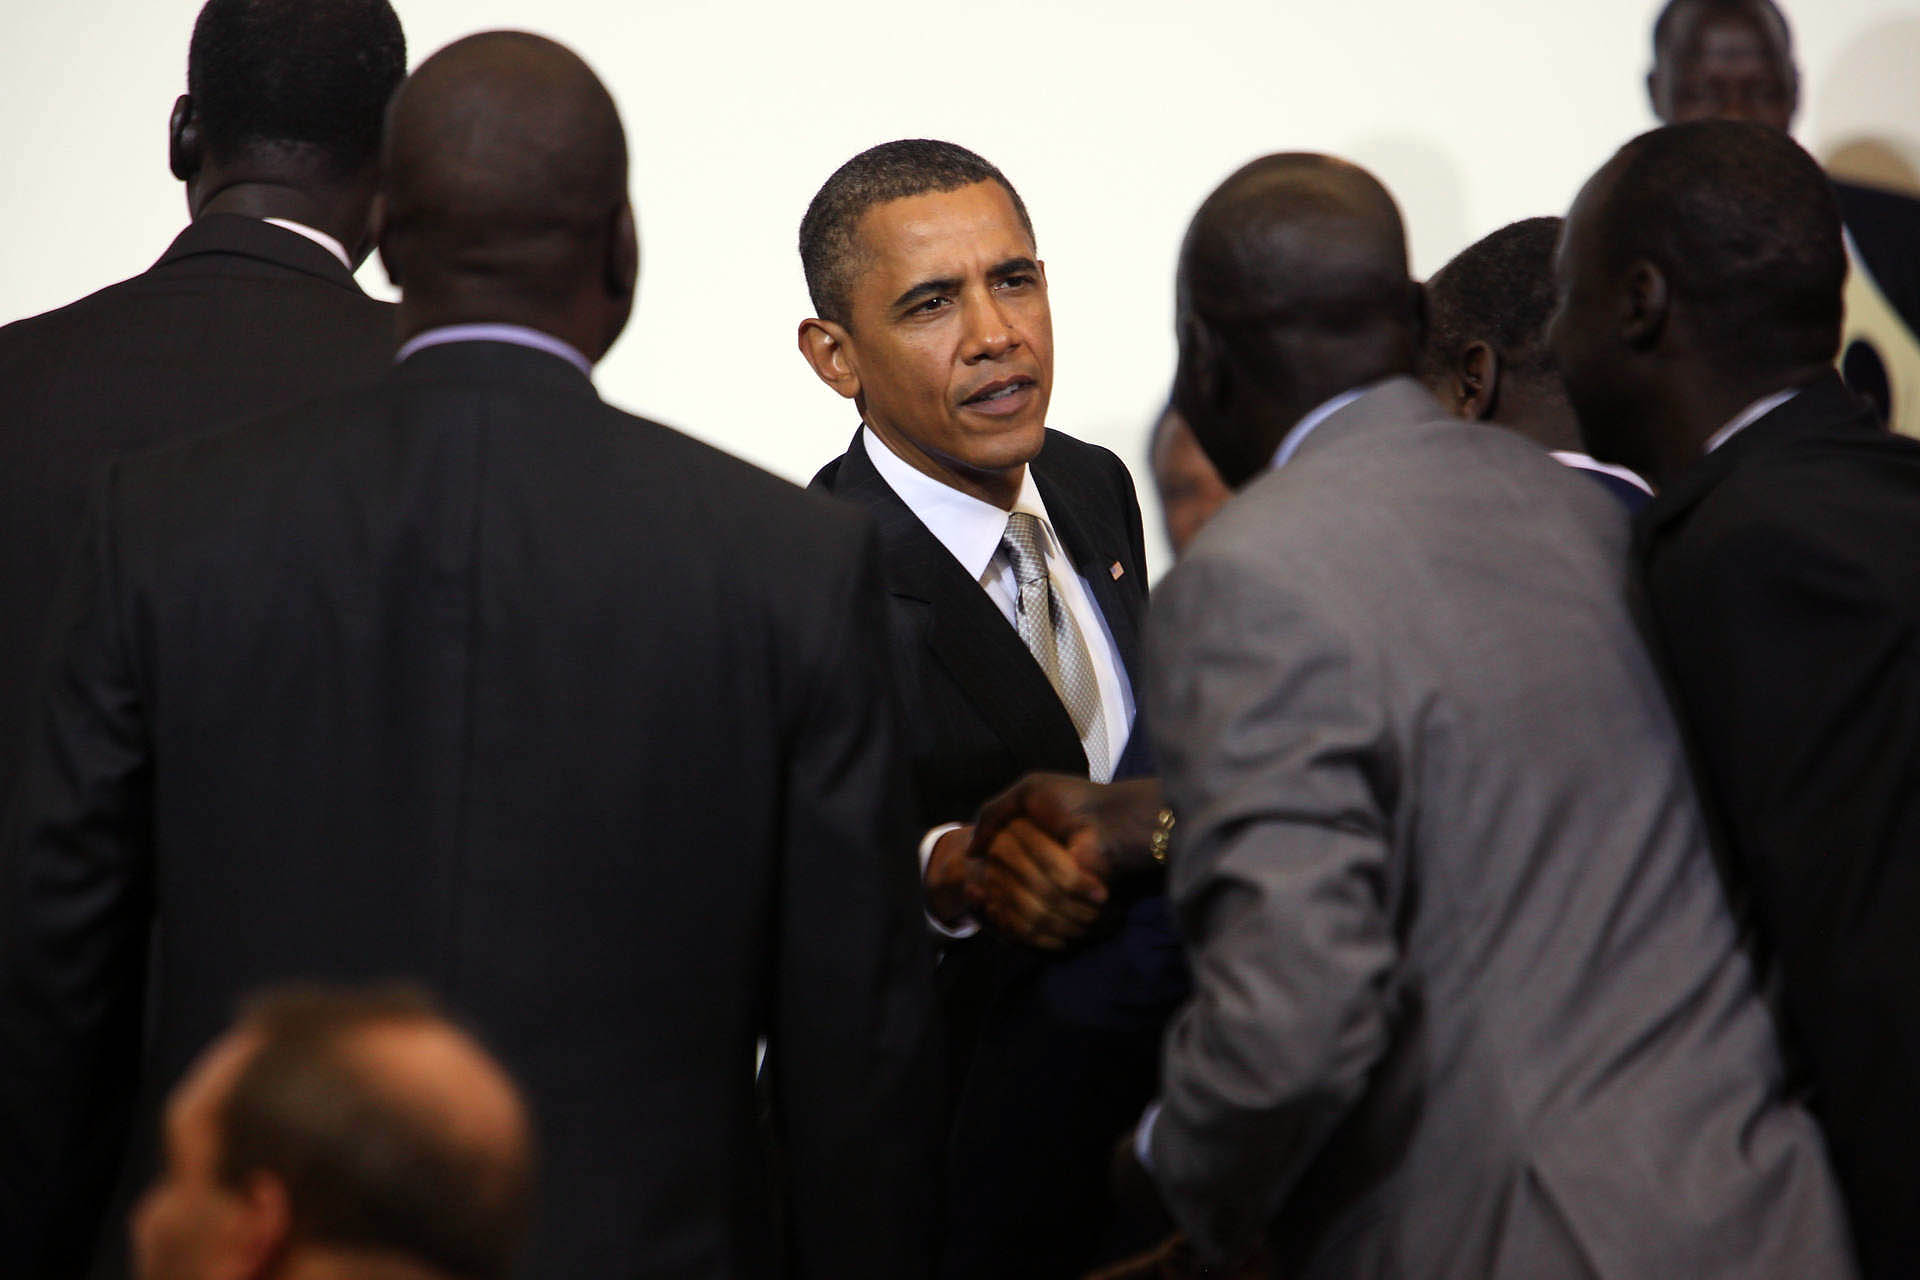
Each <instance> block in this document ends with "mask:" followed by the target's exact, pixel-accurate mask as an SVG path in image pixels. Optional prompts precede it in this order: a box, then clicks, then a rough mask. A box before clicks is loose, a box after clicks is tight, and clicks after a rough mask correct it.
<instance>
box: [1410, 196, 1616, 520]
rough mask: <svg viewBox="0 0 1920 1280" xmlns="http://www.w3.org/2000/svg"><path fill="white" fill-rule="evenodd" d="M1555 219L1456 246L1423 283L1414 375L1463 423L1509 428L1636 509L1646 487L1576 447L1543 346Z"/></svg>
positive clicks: (1556, 238)
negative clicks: (1422, 329) (1422, 333)
mask: <svg viewBox="0 0 1920 1280" xmlns="http://www.w3.org/2000/svg"><path fill="white" fill-rule="evenodd" d="M1559 242H1560V219H1558V218H1528V219H1526V220H1525V221H1524V222H1515V223H1511V224H1509V225H1508V226H1504V227H1502V228H1500V229H1499V230H1498V231H1496V232H1494V233H1493V234H1492V235H1489V236H1487V237H1485V238H1483V239H1481V240H1478V241H1476V242H1475V243H1473V244H1471V245H1469V246H1468V247H1467V248H1465V249H1462V250H1461V251H1460V253H1459V254H1458V255H1457V256H1456V257H1455V258H1454V259H1453V261H1451V262H1449V263H1448V264H1447V265H1446V266H1444V267H1442V268H1441V269H1440V270H1439V271H1438V272H1437V273H1436V274H1435V275H1434V277H1433V279H1431V280H1429V281H1427V284H1426V291H1427V339H1426V344H1425V348H1424V350H1423V351H1422V353H1421V359H1420V380H1421V381H1422V382H1424V383H1426V384H1427V387H1428V389H1429V390H1431V391H1432V392H1433V393H1434V394H1435V395H1436V396H1439V397H1440V403H1441V404H1443V405H1445V406H1446V407H1447V408H1449V409H1451V410H1453V412H1455V413H1456V414H1458V415H1460V416H1461V417H1462V418H1465V419H1467V420H1468V421H1469V422H1486V423H1491V424H1493V425H1494V426H1499V427H1505V428H1507V429H1508V430H1509V431H1517V432H1519V433H1520V434H1521V435H1523V436H1525V437H1526V438H1527V439H1529V440H1531V441H1533V442H1534V443H1535V444H1537V445H1539V446H1540V447H1541V448H1542V449H1545V450H1547V451H1548V452H1549V453H1551V454H1552V455H1553V458H1554V461H1556V462H1561V463H1565V464H1566V465H1567V466H1569V467H1573V468H1575V469H1576V470H1579V471H1582V472H1585V473H1586V474H1587V475H1588V476H1590V477H1591V478H1592V479H1593V480H1594V481H1595V482H1596V483H1597V484H1599V485H1600V487H1601V488H1603V489H1605V490H1606V491H1607V492H1609V493H1611V494H1612V495H1613V496H1614V497H1616V498H1618V499H1619V500H1620V501H1621V502H1623V503H1625V504H1626V507H1627V510H1629V511H1638V510H1639V509H1640V508H1641V507H1643V506H1645V505H1646V501H1647V499H1648V498H1649V497H1651V496H1652V494H1653V490H1652V489H1650V488H1649V487H1648V486H1647V482H1646V481H1645V480H1643V479H1641V478H1640V477H1639V476H1637V475H1635V474H1634V473H1633V472H1631V471H1629V470H1627V469H1626V468H1625V467H1616V466H1612V465H1610V464H1608V463H1605V462H1599V461H1597V460H1595V459H1594V458H1593V457H1592V456H1590V455H1589V454H1587V453H1586V452H1584V449H1583V446H1582V445H1581V443H1580V422H1579V419H1578V418H1576V417H1575V416H1574V412H1573V405H1572V404H1571V403H1570V402H1569V401H1568V399H1567V389H1566V387H1565V386H1564V385H1563V384H1562V383H1561V381H1560V373H1559V371H1558V370H1556V369H1555V368H1554V367H1553V352H1552V351H1551V350H1550V349H1549V348H1548V346H1547V322H1548V321H1549V320H1551V319H1552V318H1553V303H1554V292H1553V251H1554V247H1555V246H1556V245H1558V244H1559Z"/></svg>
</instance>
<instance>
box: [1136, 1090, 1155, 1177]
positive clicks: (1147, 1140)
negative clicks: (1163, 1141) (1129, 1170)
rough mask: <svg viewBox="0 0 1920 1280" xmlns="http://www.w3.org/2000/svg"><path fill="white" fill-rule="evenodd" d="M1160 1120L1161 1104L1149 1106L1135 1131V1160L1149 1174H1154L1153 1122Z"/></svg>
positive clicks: (1149, 1104) (1153, 1103) (1150, 1104)
mask: <svg viewBox="0 0 1920 1280" xmlns="http://www.w3.org/2000/svg"><path fill="white" fill-rule="evenodd" d="M1159 1118H1160V1104H1159V1103H1157V1102H1151V1103H1148V1104H1147V1109H1146V1112H1145V1113H1144V1114H1143V1115H1141V1117H1140V1127H1139V1128H1137V1129H1135V1130H1134V1131H1133V1158H1134V1159H1135V1160H1138V1161H1139V1162H1140V1167H1141V1168H1142V1169H1145V1170H1146V1171H1147V1172H1148V1173H1152V1172H1153V1122H1154V1121H1155V1120H1158V1119H1159Z"/></svg>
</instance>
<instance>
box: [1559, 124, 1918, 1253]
mask: <svg viewBox="0 0 1920 1280" xmlns="http://www.w3.org/2000/svg"><path fill="white" fill-rule="evenodd" d="M1846 269H1847V262H1846V253H1845V250H1844V249H1843V248H1842V245H1841V237H1840V218H1839V214H1838V211H1837V210H1836V208H1835V206H1834V200H1833V194H1832V191H1831V190H1830V189H1829V187H1828V186H1827V183H1826V182H1825V180H1824V178H1823V176H1822V174H1821V172H1820V169H1819V166H1818V165H1816V164H1815V163H1814V161H1813V159H1812V157H1810V156H1808V155H1807V154H1806V153H1805V152H1803V151H1801V150H1800V148H1799V147H1797V146H1795V145H1794V143H1793V142H1792V140H1791V139H1789V138H1788V137H1787V136H1786V135H1785V134H1783V133H1780V132H1777V131H1775V130H1772V129H1769V128H1766V127H1764V126H1761V125H1756V124H1748V123H1737V122H1731V121H1701V122H1697V123H1694V124H1688V125H1676V126H1673V127H1670V128H1667V129H1660V130H1656V131H1655V132H1653V133H1650V134H1646V135H1643V136H1642V137H1640V138H1637V139H1635V140H1634V141H1633V142H1631V143H1629V144H1628V145H1627V146H1626V147H1625V148H1623V149H1622V150H1621V151H1620V153H1619V154H1618V155H1616V156H1615V157H1614V158H1613V159H1612V160H1611V161H1610V162H1609V163H1608V164H1607V165H1606V166H1605V167H1604V168H1602V169H1601V170H1600V172H1599V173H1598V174H1596V175H1595V176H1594V178H1593V180H1592V181H1590V182H1589V183H1588V184H1587V186H1586V188H1585V189H1584V190H1583V191H1582V192H1581V194H1580V197H1579V199H1578V201H1577V202H1576V203H1575V204H1574V207H1573V212H1572V213H1571V214H1570V215H1569V216H1568V219H1567V229H1566V236H1565V240H1564V242H1563V244H1562V247H1561V251H1560V267H1559V281H1560V310H1559V312H1558V314H1557V315H1556V318H1555V321H1554V337H1553V342H1554V349H1555V352H1556V355H1557V356H1558V358H1559V362H1560V367H1561V371H1562V373H1563V375H1564V377H1565V379H1566V383H1567V389H1568V391H1569V393H1570V394H1571V395H1572V397H1573V402H1574V405H1575V407H1576V408H1577V409H1578V411H1579V414H1580V420H1581V425H1582V428H1583V430H1584V432H1585V434H1586V438H1587V442H1588V444H1589V445H1590V446H1591V448H1592V450H1593V452H1594V453H1595V455H1596V456H1598V457H1601V458H1604V459H1607V460H1609V461H1613V462H1619V463H1622V464H1624V465H1626V466H1629V467H1633V468H1634V469H1635V470H1637V471H1640V472H1641V473H1642V474H1644V475H1646V476H1647V477H1648V478H1650V479H1651V480H1652V481H1653V482H1654V485H1655V487H1656V489H1657V490H1658V492H1659V496H1658V497H1657V498H1655V500H1654V501H1653V502H1652V503H1651V504H1649V505H1648V507H1647V508H1646V509H1645V510H1644V511H1642V512H1641V513H1640V515H1639V516H1638V517H1637V523H1636V539H1635V554H1636V557H1637V559H1638V562H1639V567H1640V570H1641V572H1642V574H1643V576H1644V580H1645V586H1646V598H1647V604H1648V607H1649V612H1650V615H1651V623H1652V628H1651V629H1652V634H1653V638H1654V640H1655V642H1656V643H1655V647H1656V650H1657V651H1658V652H1659V653H1660V655H1661V656H1662V657H1663V658H1664V660H1665V663H1666V666H1667V670H1668V675H1669V677H1670V679H1671V682H1672V685H1673V689H1674V692H1675V694H1676V696H1677V701H1678V704H1679V707H1680V710H1681V712H1682V717H1683V719H1684V721H1685V722H1686V725H1687V727H1688V729H1689V730H1690V734H1691V740H1692V746H1693V748H1694V752H1695V756H1696V762H1695V763H1696V767H1697V769H1698V772H1699V776H1700V781H1701V784H1702V789H1703V791H1704V792H1705V794H1706V797H1707V799H1708V801H1709V803H1710V805H1711V806H1712V808H1713V809H1714V810H1715V811H1716V812H1717V815H1718V819H1719V825H1720V830H1721V833H1722V835H1723V837H1724V841H1723V843H1724V844H1725V846H1726V847H1725V850H1724V852H1725V853H1726V855H1727V859H1728V863H1729V866H1728V871H1729V873H1730V878H1731V881H1732V884H1733V886H1734V888H1735V890H1736V893H1737V894H1738V896H1739V897H1740V898H1741V899H1743V900H1744V902H1745V903H1746V904H1747V907H1748V909H1749V910H1750V911H1751V913H1752V918H1753V920H1754V923H1755V924H1756V925H1757V926H1758V930H1759V940H1760V942H1761V943H1762V945H1763V954H1766V955H1770V956H1771V958H1772V960H1773V961H1774V963H1775V964H1776V966H1777V971H1778V978H1779V982H1780V990H1781V994H1782V997H1783V1008H1784V1012H1785V1015H1786V1017H1785V1023H1786V1031H1787V1039H1788V1046H1789V1048H1790V1049H1795V1050H1797V1051H1798V1055H1799V1057H1800V1059H1801V1060H1802V1061H1803V1062H1804V1064H1805V1066H1806V1067H1807V1069H1808V1074H1809V1076H1810V1080H1811V1084H1812V1086H1813V1093H1812V1098H1811V1101H1812V1103H1813V1107H1814V1110H1815V1113H1816V1114H1817V1115H1818V1116H1819V1117H1820V1118H1821V1120H1822V1121H1823V1122H1824V1124H1825V1127H1826V1130H1827V1133H1828V1136H1829V1139H1830V1143H1831V1147H1832V1152H1833V1159H1834V1164H1835V1167H1836V1169H1837V1171H1838V1173H1839V1175H1840V1180H1841V1185H1842V1188H1843V1190H1844V1191H1845V1193H1846V1195H1847V1198H1848V1202H1849V1208H1850V1210H1851V1212H1852V1217H1853V1223H1854V1229H1855V1236H1856V1238H1857V1240H1858V1242H1859V1245H1860V1252H1861V1258H1862V1262H1863V1264H1864V1268H1865V1270H1866V1271H1867V1273H1868V1274H1870V1275H1875V1276H1889V1277H1890V1276H1911V1275H1914V1274H1920V1181H1916V1180H1915V1178H1914V1176H1913V1153H1914V1151H1915V1150H1916V1148H1920V1109H1917V1108H1916V1107H1915V1097H1916V1096H1917V1095H1920V950H1916V948H1915V946H1914V941H1913V939H1914V922H1915V920H1916V919H1920V650H1917V649H1916V643H1920V594H1917V593H1916V592H1915V590H1914V584H1915V583H1916V581H1920V444H1917V443H1915V442H1913V441H1911V440H1907V439H1904V438H1902V437H1899V436H1894V435H1889V434H1887V433H1885V432H1884V431H1881V430H1880V429H1879V428H1878V425H1877V423H1876V420H1875V417H1874V414H1873V411H1872V409H1871V408H1870V407H1869V406H1868V405H1867V404H1866V403H1865V402H1864V401H1862V400H1860V399H1859V398H1857V397H1855V396H1854V395H1852V394H1851V393H1849V392H1848V390H1847V389H1846V388H1845V387H1844V386H1842V385H1841V382H1840V379H1839V377H1838V376H1837V375H1836V374H1835V373H1834V372H1833V368H1832V364H1833V356H1834V352H1835V349H1836V348H1837V346H1838V343H1839V337H1840V323H1841V301H1840V298H1841V292H1840V291H1841V281H1842V278H1843V277H1844V275H1845V274H1846Z"/></svg>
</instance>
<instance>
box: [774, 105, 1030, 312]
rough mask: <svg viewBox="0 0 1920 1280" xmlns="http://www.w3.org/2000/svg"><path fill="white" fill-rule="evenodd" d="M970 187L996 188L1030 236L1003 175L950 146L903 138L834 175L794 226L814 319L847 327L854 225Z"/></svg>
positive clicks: (854, 251)
mask: <svg viewBox="0 0 1920 1280" xmlns="http://www.w3.org/2000/svg"><path fill="white" fill-rule="evenodd" d="M976 182H997V183H999V184H1000V185H1001V186H1002V187H1003V188H1005V189H1006V193H1007V196H1008V197H1009V198H1010V199H1011V200H1012V201H1013V208H1014V212H1016V213H1018V214H1019V215H1020V225H1021V226H1023V227H1025V228H1026V229H1027V235H1028V237H1029V238H1031V237H1032V236H1033V219H1032V218H1030V217H1028V216H1027V206H1026V203H1025V202H1024V201H1022V200H1021V199H1020V193H1019V192H1018V191H1015V190H1014V189H1013V184H1012V183H1011V182H1008V181H1007V175H1006V174H1004V173H1001V172H1000V170H998V169H996V168H995V167H994V166H993V165H991V164H989V163H987V161H985V160H983V159H982V158H981V157H979V156H977V155H975V154H974V153H973V152H971V151H969V150H967V149H966V148H965V147H962V146H956V145H955V144H954V143H951V142H938V141H935V140H933V139H931V138H903V139H901V140H899V141H897V142H883V143H881V144H880V145H879V146H877V147H869V148H868V149H867V150H865V151H862V152H861V153H860V154H859V155H857V156H855V157H854V158H853V159H851V160H849V161H847V162H846V163H845V164H843V165H841V166H840V167H839V168H838V169H835V170H834V171H833V176H832V177H830V178H828V179H827V181H826V184H825V185H824V186H822V187H821V188H820V190H819V191H818V192H816V193H815V194H814V197H813V200H812V202H811V203H809V204H808V205H807V212H806V216H805V217H803V218H801V219H800V265H801V268H802V269H803V270H804V271H805V272H806V275H807V293H808V294H809V295H810V296H811V297H812V299H813V309H814V313H815V314H816V315H818V316H819V317H820V318H821V319H823V320H832V321H833V322H835V323H836V324H845V323H846V322H847V310H848V305H849V298H850V295H851V293H852V288H853V273H854V260H855V258H856V257H857V256H858V254H859V251H860V246H859V243H858V239H857V236H858V232H859V228H860V219H861V218H863V217H864V216H866V213H867V210H869V209H871V208H873V207H874V206H876V205H882V204H887V203H889V202H890V201H894V200H904V199H906V198H907V197H909V196H923V195H927V194H929V193H931V192H939V191H958V190H959V189H960V188H962V187H970V186H972V185H974V184H975V183H976Z"/></svg>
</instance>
